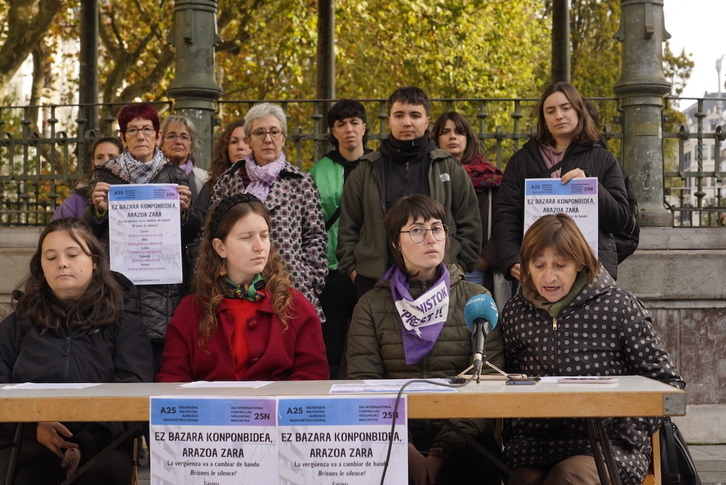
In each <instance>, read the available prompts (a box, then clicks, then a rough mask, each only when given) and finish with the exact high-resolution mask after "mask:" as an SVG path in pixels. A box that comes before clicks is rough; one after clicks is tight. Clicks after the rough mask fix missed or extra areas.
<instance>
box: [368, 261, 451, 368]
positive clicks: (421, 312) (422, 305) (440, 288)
mask: <svg viewBox="0 0 726 485" xmlns="http://www.w3.org/2000/svg"><path fill="white" fill-rule="evenodd" d="M439 270H440V272H441V276H439V279H438V280H436V282H435V283H434V284H433V285H431V288H429V289H428V290H427V291H425V292H424V293H423V294H422V295H421V296H419V297H418V298H416V299H415V300H414V299H413V297H412V296H411V293H410V292H409V287H410V284H409V282H408V280H407V279H406V275H404V274H403V272H402V271H401V269H400V268H399V267H398V266H395V265H394V266H392V267H391V269H389V270H388V271H387V272H386V274H385V275H383V278H382V279H383V280H385V279H387V278H390V285H391V296H392V297H393V302H394V303H395V305H396V310H398V316H399V318H400V320H401V336H402V339H403V353H404V355H405V356H406V364H407V365H412V364H416V363H418V362H420V361H421V359H423V358H424V357H426V356H427V355H428V354H429V352H431V349H432V348H433V347H434V345H435V344H436V341H437V340H438V338H439V335H440V334H441V330H443V328H444V324H445V323H446V318H447V317H448V315H449V289H450V282H451V279H450V276H449V270H448V269H447V268H446V265H445V264H443V263H442V264H441V266H440V267H439Z"/></svg>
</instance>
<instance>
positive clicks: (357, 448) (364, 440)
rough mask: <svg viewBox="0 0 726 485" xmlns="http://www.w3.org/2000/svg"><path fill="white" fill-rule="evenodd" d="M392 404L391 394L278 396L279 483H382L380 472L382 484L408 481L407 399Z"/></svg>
mask: <svg viewBox="0 0 726 485" xmlns="http://www.w3.org/2000/svg"><path fill="white" fill-rule="evenodd" d="M395 403H396V398H395V396H394V397H390V396H385V397H384V396H365V397H358V396H350V397H342V396H341V397H337V396H331V397H320V398H309V397H299V398H298V397H290V398H283V397H280V398H279V402H278V407H277V409H278V413H279V414H278V431H279V449H280V461H279V466H280V476H281V479H282V480H283V481H284V483H286V484H287V483H289V484H294V485H313V484H316V485H317V484H320V485H335V484H346V485H370V484H378V483H381V477H382V475H383V473H384V470H385V474H386V476H385V481H384V482H383V483H384V484H396V485H398V484H402V483H404V484H405V483H408V454H407V452H408V425H407V419H406V417H407V416H406V414H407V413H406V396H402V397H401V399H400V401H399V403H398V409H396V406H395ZM394 416H396V426H395V429H394V430H393V432H391V425H392V420H393V417H394ZM389 443H391V444H392V448H391V456H390V461H389V462H388V466H386V455H387V453H388V447H389Z"/></svg>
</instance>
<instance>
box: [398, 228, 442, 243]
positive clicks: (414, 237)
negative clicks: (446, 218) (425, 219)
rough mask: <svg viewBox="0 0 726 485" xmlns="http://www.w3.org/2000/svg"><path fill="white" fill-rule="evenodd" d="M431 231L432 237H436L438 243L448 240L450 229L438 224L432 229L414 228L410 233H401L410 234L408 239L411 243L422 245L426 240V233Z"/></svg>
mask: <svg viewBox="0 0 726 485" xmlns="http://www.w3.org/2000/svg"><path fill="white" fill-rule="evenodd" d="M429 231H431V235H432V236H434V239H436V240H437V241H443V240H444V239H446V235H447V234H448V233H449V228H448V227H446V224H437V225H435V226H433V227H432V228H431V229H426V228H424V227H414V228H413V229H411V230H410V231H400V232H401V234H408V237H410V238H411V241H413V242H415V243H422V242H424V240H425V239H426V233H427V232H429Z"/></svg>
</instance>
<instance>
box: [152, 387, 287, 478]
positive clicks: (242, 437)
mask: <svg viewBox="0 0 726 485" xmlns="http://www.w3.org/2000/svg"><path fill="white" fill-rule="evenodd" d="M276 421H277V400H276V398H274V397H270V398H268V397H258V398H249V399H246V398H242V397H240V398H216V397H209V398H203V397H202V398H198V397H195V398H176V397H152V398H151V416H150V423H149V424H150V435H151V436H150V437H151V446H150V449H151V483H152V485H161V484H181V483H183V484H188V485H195V484H198V485H209V484H215V485H248V484H249V485H258V484H261V483H264V484H270V485H273V484H277V483H279V481H278V476H279V473H278V466H277V463H278V448H277V446H278V437H277V430H276V428H275V424H276Z"/></svg>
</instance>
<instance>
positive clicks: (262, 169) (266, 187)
mask: <svg viewBox="0 0 726 485" xmlns="http://www.w3.org/2000/svg"><path fill="white" fill-rule="evenodd" d="M286 163H287V162H286V161H285V152H280V156H279V157H277V159H276V160H275V161H274V162H270V163H268V164H267V165H257V163H255V157H254V155H253V154H251V153H250V154H249V155H247V162H246V165H245V167H246V168H247V174H248V175H249V176H250V181H251V182H250V184H249V185H248V186H247V187H246V188H245V192H246V193H248V194H252V195H254V196H255V197H257V198H258V199H260V200H261V201H262V202H266V201H267V194H269V193H270V187H271V186H272V183H273V182H274V181H275V179H277V177H278V176H279V175H280V172H281V171H282V169H283V168H285V164H286Z"/></svg>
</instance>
